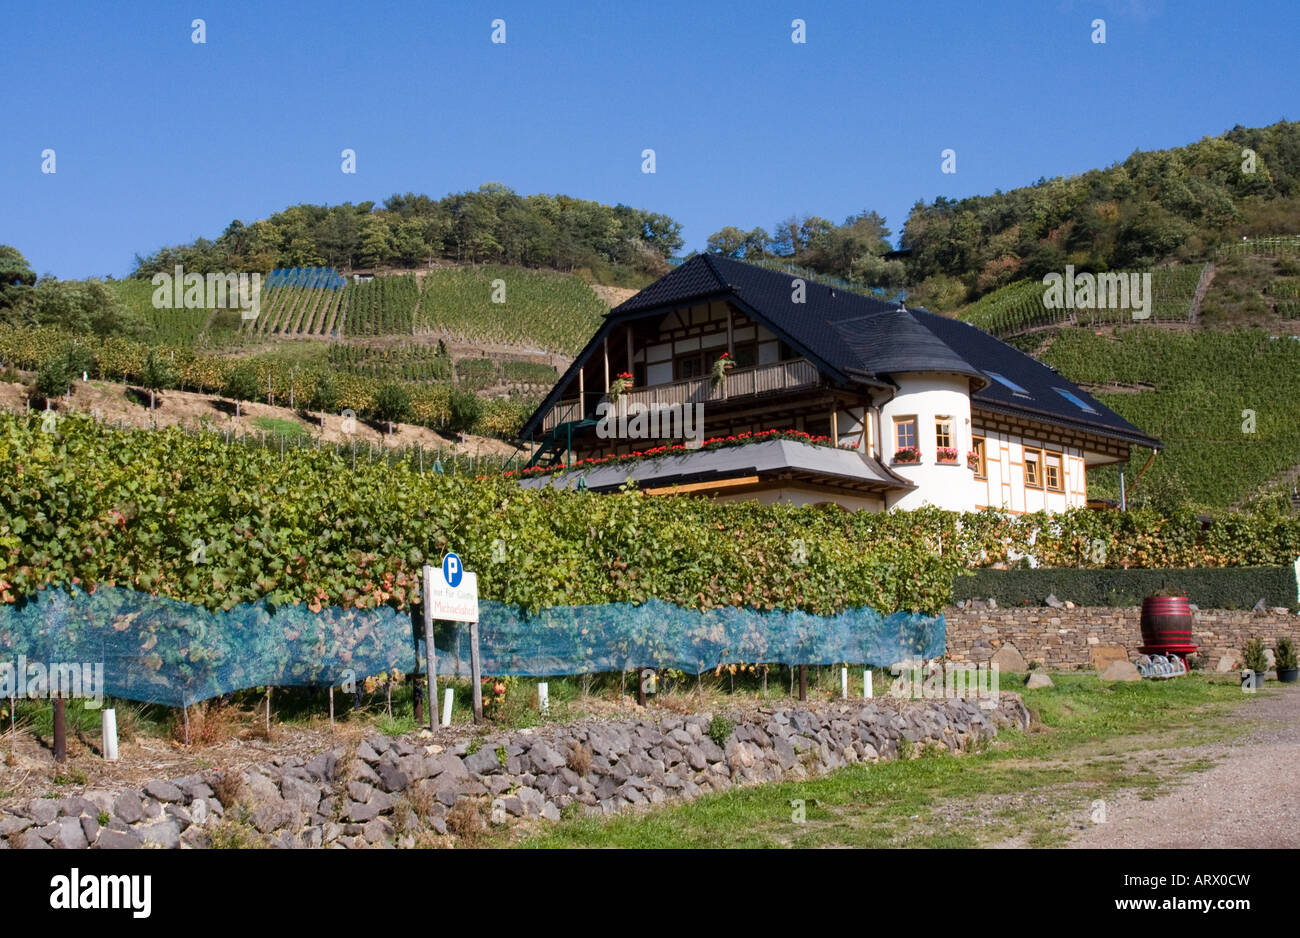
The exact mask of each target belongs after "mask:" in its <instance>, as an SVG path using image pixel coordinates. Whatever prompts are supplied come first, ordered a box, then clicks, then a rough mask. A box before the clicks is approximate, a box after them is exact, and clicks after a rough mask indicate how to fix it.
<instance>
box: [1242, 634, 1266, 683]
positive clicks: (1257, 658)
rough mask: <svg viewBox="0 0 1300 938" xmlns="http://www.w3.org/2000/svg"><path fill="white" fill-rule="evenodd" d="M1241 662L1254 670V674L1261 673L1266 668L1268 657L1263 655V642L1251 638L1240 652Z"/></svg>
mask: <svg viewBox="0 0 1300 938" xmlns="http://www.w3.org/2000/svg"><path fill="white" fill-rule="evenodd" d="M1241 661H1242V664H1243V665H1244V666H1245V667H1247V668H1249V669H1250V670H1251V671H1254V672H1255V673H1256V674H1263V673H1264V672H1265V671H1267V670H1268V658H1266V657H1265V656H1264V643H1263V642H1261V641H1260V640H1259V639H1258V638H1252V639H1251V640H1250V641H1248V642H1247V643H1246V647H1245V649H1244V650H1243V651H1242V654H1241Z"/></svg>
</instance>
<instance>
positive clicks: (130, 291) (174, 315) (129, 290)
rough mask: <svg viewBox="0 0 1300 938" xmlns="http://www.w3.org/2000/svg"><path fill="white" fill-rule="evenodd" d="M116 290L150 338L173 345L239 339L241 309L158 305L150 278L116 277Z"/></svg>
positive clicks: (220, 342) (204, 343) (223, 343)
mask: <svg viewBox="0 0 1300 938" xmlns="http://www.w3.org/2000/svg"><path fill="white" fill-rule="evenodd" d="M112 288H113V292H114V293H116V294H117V298H118V299H119V300H120V301H121V303H122V305H123V307H125V308H126V310H127V312H128V313H129V314H130V316H131V318H132V319H133V320H135V322H137V323H139V324H141V325H143V326H144V328H145V334H146V336H147V338H148V339H149V341H151V342H157V343H161V344H164V345H170V346H193V345H200V346H202V345H213V346H215V345H225V344H228V343H230V342H231V341H235V340H236V339H237V336H238V334H239V331H240V329H241V327H242V326H243V322H242V320H241V318H240V311H239V310H238V309H166V308H163V309H158V308H156V307H155V306H154V305H153V295H154V291H155V290H157V287H155V286H154V285H153V284H152V283H150V282H149V281H148V280H134V279H132V280H115V281H113V283H112Z"/></svg>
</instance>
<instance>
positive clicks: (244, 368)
mask: <svg viewBox="0 0 1300 938" xmlns="http://www.w3.org/2000/svg"><path fill="white" fill-rule="evenodd" d="M261 390H262V383H261V382H260V381H259V380H258V378H257V369H256V368H254V367H253V366H252V365H237V366H235V367H234V368H231V369H230V371H228V372H227V373H226V380H225V383H224V384H223V385H222V388H221V393H222V394H223V395H224V396H225V397H228V398H230V399H231V400H232V401H234V402H235V416H236V417H241V416H243V408H242V406H241V404H240V402H241V401H252V400H256V399H257V396H258V394H259V393H261Z"/></svg>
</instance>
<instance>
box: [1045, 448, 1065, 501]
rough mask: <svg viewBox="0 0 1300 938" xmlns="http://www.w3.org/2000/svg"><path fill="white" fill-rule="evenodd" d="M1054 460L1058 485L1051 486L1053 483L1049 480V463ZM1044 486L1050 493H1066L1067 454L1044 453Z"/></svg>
mask: <svg viewBox="0 0 1300 938" xmlns="http://www.w3.org/2000/svg"><path fill="white" fill-rule="evenodd" d="M1053 458H1055V459H1056V485H1052V484H1051V482H1050V481H1049V480H1048V475H1047V461H1048V460H1049V459H1053ZM1043 486H1044V488H1045V489H1046V490H1047V491H1049V492H1064V491H1065V454H1064V453H1052V452H1046V451H1044V453H1043Z"/></svg>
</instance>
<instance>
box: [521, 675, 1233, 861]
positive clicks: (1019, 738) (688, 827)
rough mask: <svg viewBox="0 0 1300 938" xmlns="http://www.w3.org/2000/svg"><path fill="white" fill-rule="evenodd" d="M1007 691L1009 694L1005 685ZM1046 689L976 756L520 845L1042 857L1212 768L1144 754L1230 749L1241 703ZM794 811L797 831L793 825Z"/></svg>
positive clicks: (570, 825) (667, 812)
mask: <svg viewBox="0 0 1300 938" xmlns="http://www.w3.org/2000/svg"><path fill="white" fill-rule="evenodd" d="M1003 679H1004V682H1005V684H1006V685H1011V684H1012V683H1013V682H1014V676H1012V675H1004V676H1003ZM1053 681H1055V682H1056V686H1055V687H1054V688H1044V689H1041V690H1035V691H1026V692H1024V697H1025V700H1026V703H1027V704H1028V705H1029V707H1030V708H1031V709H1032V710H1034V711H1035V712H1036V714H1037V715H1038V717H1039V718H1040V720H1041V724H1042V726H1041V727H1037V726H1036V727H1035V730H1036V731H1034V732H1030V733H1021V732H1019V731H1003V732H1002V733H1001V734H1000V735H999V737H998V740H997V741H996V742H995V743H994V744H993V745H991V746H989V747H986V748H985V749H984V750H983V751H981V752H977V753H973V754H969V755H964V756H960V757H956V756H951V755H947V754H940V753H936V752H934V751H933V750H931V751H927V752H925V753H923V754H922V755H921V756H919V757H918V758H915V759H911V760H908V761H896V762H887V763H880V764H876V765H857V766H850V767H848V768H845V769H840V770H838V771H835V772H832V773H830V774H829V775H826V776H824V777H820V778H816V779H813V780H808V781H800V782H782V783H775V784H768V785H761V786H755V787H752V788H744V789H737V790H735V791H731V792H726V793H721V794H712V795H707V796H704V797H702V798H699V799H697V800H696V801H693V802H690V803H687V804H682V805H675V806H672V807H667V808H662V809H658V810H653V811H650V812H646V813H640V814H634V815H626V816H620V817H615V818H608V819H606V818H577V819H572V820H564V821H561V822H560V823H559V824H557V825H555V826H554V827H553V828H549V829H548V830H546V831H543V832H541V833H539V834H537V835H536V836H534V837H531V838H528V839H525V840H523V841H522V842H521V843H520V845H521V846H525V847H576V846H582V847H651V848H680V847H706V848H707V847H718V846H724V845H725V846H728V847H750V848H752V847H768V848H771V847H825V846H841V847H845V846H847V847H896V846H909V847H974V846H980V845H982V844H987V843H993V842H997V841H1001V840H1004V839H1008V838H1012V837H1020V838H1022V839H1023V842H1025V843H1026V844H1028V845H1030V846H1048V845H1053V844H1056V843H1059V842H1060V841H1061V839H1062V833H1061V829H1062V826H1063V824H1064V823H1065V822H1067V821H1068V820H1069V819H1074V818H1078V817H1084V816H1086V809H1087V806H1088V805H1089V803H1090V802H1091V801H1092V800H1094V799H1097V798H1103V797H1107V796H1109V795H1111V794H1112V793H1114V792H1115V791H1118V790H1120V789H1127V790H1137V791H1139V792H1140V793H1142V794H1144V795H1145V794H1150V795H1151V796H1153V797H1154V795H1155V793H1157V792H1159V791H1162V790H1164V789H1165V788H1167V786H1168V785H1169V784H1170V783H1171V782H1172V781H1173V780H1174V779H1176V778H1177V777H1179V776H1180V775H1182V774H1185V773H1186V772H1189V771H1201V770H1203V769H1204V768H1208V763H1206V762H1205V761H1204V760H1188V761H1186V762H1183V763H1176V762H1175V763H1173V764H1164V763H1160V764H1159V767H1158V768H1157V767H1154V766H1151V765H1145V764H1144V761H1145V760H1144V759H1142V758H1141V757H1140V754H1141V753H1143V752H1144V751H1145V750H1147V749H1152V748H1162V749H1163V748H1170V747H1178V746H1189V745H1194V744H1196V743H1201V742H1207V741H1212V740H1217V739H1223V738H1227V737H1229V736H1230V735H1231V734H1232V733H1234V732H1237V730H1235V729H1232V728H1229V727H1227V726H1225V725H1223V724H1222V723H1221V722H1219V720H1218V718H1219V717H1221V716H1222V715H1223V714H1225V713H1226V712H1227V711H1228V710H1229V709H1230V708H1231V707H1232V706H1233V705H1235V704H1241V703H1242V701H1243V698H1242V694H1241V690H1240V688H1239V686H1238V684H1237V683H1236V681H1235V679H1234V680H1232V681H1227V680H1220V681H1215V680H1214V679H1212V678H1208V677H1205V676H1201V675H1193V676H1191V677H1189V678H1185V679H1179V680H1176V681H1165V682H1154V681H1143V682H1140V683H1135V684H1104V683H1102V682H1101V681H1099V680H1098V679H1097V677H1096V675H1094V674H1062V675H1053ZM1016 686H1018V682H1016ZM1251 699H1252V700H1253V699H1257V698H1251ZM1249 703H1250V700H1247V701H1246V705H1249ZM1157 727H1158V728H1159V731H1158V732H1157V731H1156V729H1155V728H1157ZM1135 756H1137V757H1136V758H1135ZM798 802H802V803H803V810H804V812H805V816H804V818H803V820H802V822H800V821H798V820H796V819H795V811H796V807H797V803H798ZM501 836H502V838H504V837H505V836H507V835H501Z"/></svg>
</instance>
